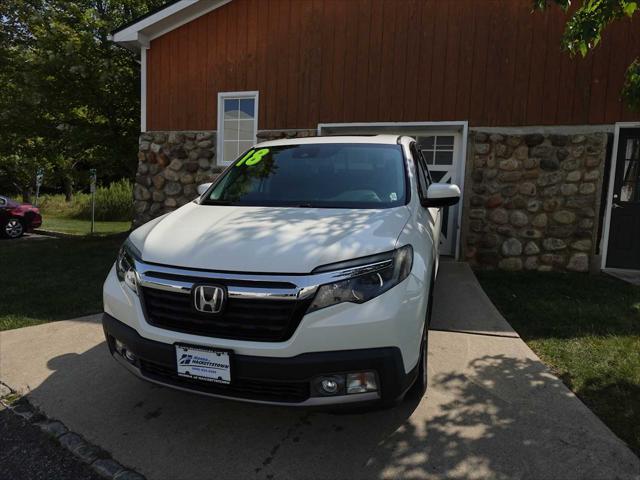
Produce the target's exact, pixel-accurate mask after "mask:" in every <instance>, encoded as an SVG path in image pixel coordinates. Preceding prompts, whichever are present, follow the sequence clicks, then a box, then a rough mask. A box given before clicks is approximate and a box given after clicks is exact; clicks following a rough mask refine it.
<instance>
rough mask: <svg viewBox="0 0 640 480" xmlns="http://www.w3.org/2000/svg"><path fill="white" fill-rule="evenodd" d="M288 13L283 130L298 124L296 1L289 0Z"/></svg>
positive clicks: (298, 37)
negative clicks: (287, 58) (287, 53)
mask: <svg viewBox="0 0 640 480" xmlns="http://www.w3.org/2000/svg"><path fill="white" fill-rule="evenodd" d="M288 4H289V13H288V16H287V17H288V25H287V31H288V34H287V37H288V41H289V42H291V45H290V50H289V62H288V71H287V77H288V81H287V91H286V92H284V94H286V98H287V112H286V120H285V122H284V123H283V126H284V127H285V128H296V127H297V125H298V123H297V121H298V91H299V88H300V58H299V54H300V25H299V23H298V21H299V19H300V7H301V3H300V1H298V0H289V1H288Z"/></svg>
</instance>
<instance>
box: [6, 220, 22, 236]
mask: <svg viewBox="0 0 640 480" xmlns="http://www.w3.org/2000/svg"><path fill="white" fill-rule="evenodd" d="M24 230H25V228H24V224H23V223H22V221H20V219H18V218H9V219H7V220H6V221H5V222H4V223H3V224H2V236H3V237H7V238H11V239H15V238H20V237H21V236H22V235H24Z"/></svg>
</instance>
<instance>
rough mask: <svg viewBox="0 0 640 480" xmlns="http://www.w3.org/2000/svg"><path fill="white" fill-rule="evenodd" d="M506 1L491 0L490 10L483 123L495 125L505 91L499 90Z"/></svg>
mask: <svg viewBox="0 0 640 480" xmlns="http://www.w3.org/2000/svg"><path fill="white" fill-rule="evenodd" d="M501 5H502V6H504V3H502V2H500V1H495V0H491V3H490V11H489V43H488V46H487V50H488V51H489V53H488V55H487V63H486V67H485V68H486V72H485V82H486V83H485V94H484V95H485V99H484V110H483V115H482V123H483V125H495V124H496V123H497V121H498V119H497V112H498V99H499V97H500V95H504V94H505V92H504V91H501V90H499V88H498V83H499V81H500V66H501V63H502V59H503V57H504V45H503V44H502V42H501V29H502V22H501V20H503V19H504V17H503V16H504V11H503V10H502V9H501V8H500V6H501Z"/></svg>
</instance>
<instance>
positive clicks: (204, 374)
mask: <svg viewBox="0 0 640 480" xmlns="http://www.w3.org/2000/svg"><path fill="white" fill-rule="evenodd" d="M175 349H176V372H177V374H178V376H180V377H184V378H190V379H192V380H201V381H204V382H212V383H221V384H225V385H229V384H230V383H231V358H232V355H233V352H231V351H230V350H223V349H219V348H212V347H202V346H196V345H184V344H175Z"/></svg>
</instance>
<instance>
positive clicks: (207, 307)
mask: <svg viewBox="0 0 640 480" xmlns="http://www.w3.org/2000/svg"><path fill="white" fill-rule="evenodd" d="M199 193H200V197H199V198H197V199H196V200H194V201H193V202H191V203H189V204H187V205H185V206H183V207H182V208H179V209H178V210H176V211H174V212H172V213H169V214H167V215H164V216H162V217H159V218H156V219H154V220H152V221H150V222H149V223H147V224H145V225H143V226H141V227H140V228H138V229H137V230H135V231H134V232H133V233H131V235H130V236H129V238H128V239H127V241H126V242H125V243H124V245H123V246H122V249H121V250H120V252H119V254H118V258H117V261H116V263H115V265H114V266H113V268H112V269H111V271H110V272H109V276H108V277H107V280H106V282H105V284H104V318H103V326H104V332H105V335H106V338H107V343H108V345H109V350H110V351H111V353H112V355H113V356H114V357H115V359H116V360H117V361H118V362H120V363H121V364H122V365H124V366H125V367H126V368H127V369H129V370H130V371H131V372H133V373H134V374H136V375H137V376H139V377H141V378H143V379H145V380H149V381H151V382H154V383H158V384H161V385H166V386H168V387H173V388H177V389H180V390H187V391H191V392H197V393H202V394H206V395H212V396H216V397H224V398H232V399H236V400H244V401H251V402H258V403H270V404H280V405H295V406H320V405H332V406H334V405H339V404H351V403H355V402H363V403H378V404H381V405H393V404H394V403H395V402H396V401H398V400H399V399H401V398H402V397H403V395H404V394H405V393H406V392H407V390H409V388H410V387H411V386H412V385H415V387H416V388H417V389H419V390H420V391H421V392H424V390H425V388H426V371H427V369H426V361H427V354H426V346H427V331H428V325H429V319H430V313H431V303H432V293H433V286H434V280H435V276H436V273H437V271H438V243H439V242H438V240H439V233H440V224H441V217H442V210H441V207H444V206H447V205H453V204H455V203H457V202H458V200H459V197H460V190H459V188H458V187H457V186H455V185H450V184H439V183H433V182H432V180H431V178H430V175H429V171H428V169H427V165H426V163H425V161H424V159H423V158H422V154H421V153H420V151H419V150H418V149H417V148H416V143H415V141H414V140H413V139H412V138H410V137H406V136H401V137H399V136H397V135H377V136H343V137H317V138H308V139H294V140H278V141H271V142H265V143H261V144H259V145H257V146H256V147H254V148H252V149H251V150H249V151H248V152H246V153H245V154H244V155H242V156H241V157H240V158H239V159H238V160H236V161H235V162H234V163H233V164H232V165H231V166H229V167H228V168H227V169H226V170H225V172H224V173H222V174H221V175H220V177H219V178H218V179H217V180H216V181H215V182H214V183H213V184H207V185H201V186H200V187H199Z"/></svg>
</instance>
